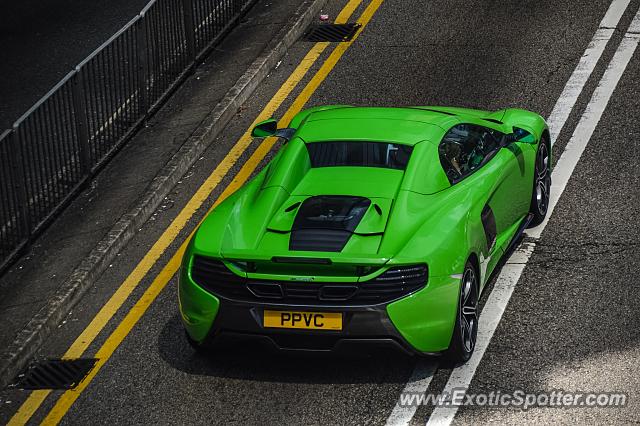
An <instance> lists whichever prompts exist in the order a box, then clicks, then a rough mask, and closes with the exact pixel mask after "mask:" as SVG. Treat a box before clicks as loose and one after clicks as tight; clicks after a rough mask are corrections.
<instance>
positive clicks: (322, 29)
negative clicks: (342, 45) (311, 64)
mask: <svg viewBox="0 0 640 426" xmlns="http://www.w3.org/2000/svg"><path fill="white" fill-rule="evenodd" d="M358 28H360V24H356V23H349V24H320V25H313V26H311V27H310V28H309V30H308V31H307V33H306V34H305V35H304V40H306V41H311V42H314V43H317V42H320V41H330V42H342V41H351V39H352V38H353V36H354V35H356V32H358Z"/></svg>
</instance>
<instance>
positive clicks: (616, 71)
mask: <svg viewBox="0 0 640 426" xmlns="http://www.w3.org/2000/svg"><path fill="white" fill-rule="evenodd" d="M639 41H640V10H638V12H637V13H636V15H635V17H634V18H633V21H632V22H631V25H630V26H629V29H628V30H627V32H626V34H625V35H624V37H623V39H622V41H621V42H620V46H618V49H617V50H616V53H615V54H614V56H613V58H612V59H611V62H610V63H609V65H608V66H607V69H606V71H605V72H604V75H603V76H602V79H601V80H600V82H599V84H598V87H596V90H595V91H594V92H593V95H592V96H591V100H590V101H589V104H588V105H587V107H586V109H585V111H584V114H583V115H582V117H581V119H580V121H579V122H578V125H577V126H576V128H575V130H574V132H573V135H572V136H571V139H570V140H569V143H568V144H567V147H566V148H565V150H564V152H563V154H562V156H561V157H560V160H559V161H558V163H557V164H556V167H555V168H554V170H553V173H552V181H553V182H555V184H554V189H555V193H554V194H555V196H554V197H553V198H552V199H551V200H550V204H549V212H548V213H547V217H549V216H550V215H551V213H552V212H553V208H554V207H555V205H556V203H557V202H558V200H559V198H560V196H561V195H562V192H563V191H564V189H565V188H566V185H567V182H568V181H569V178H570V177H571V174H572V173H573V170H574V169H575V167H576V165H577V164H578V161H579V160H580V157H581V156H582V153H583V152H584V150H585V148H586V146H587V144H588V143H589V140H590V139H591V137H592V136H593V132H594V131H595V129H596V126H597V125H598V123H599V122H600V118H601V117H602V114H603V113H604V111H605V109H606V107H607V105H608V103H609V100H610V99H611V96H612V95H613V92H614V91H615V89H616V86H617V85H618V82H619V81H620V78H621V77H622V75H623V73H624V71H625V69H626V68H627V65H628V64H629V61H630V60H631V57H632V56H633V54H634V52H635V50H636V48H637V46H638V42H639ZM546 224H547V221H546V220H545V221H544V222H543V223H542V224H540V225H539V226H538V230H537V235H539V234H540V232H541V231H542V229H544V227H545V226H546ZM530 235H531V234H530ZM534 249H535V242H529V243H525V244H523V246H522V247H521V248H520V249H518V251H516V253H514V255H513V256H512V258H511V259H509V261H508V263H507V264H506V265H505V266H504V268H503V269H502V271H501V272H500V275H499V276H498V278H497V280H496V284H495V287H494V290H493V291H492V292H491V294H490V295H489V298H488V299H487V303H486V304H485V306H484V308H483V309H482V313H481V315H480V320H479V322H478V323H479V324H481V327H480V329H479V330H478V341H477V343H476V350H475V353H474V355H473V357H472V358H471V360H470V361H469V362H467V363H466V364H464V365H462V366H460V367H458V368H455V369H454V370H453V371H452V373H451V376H450V377H449V380H448V381H447V384H446V385H445V389H444V392H451V391H452V390H454V389H468V387H469V384H470V383H471V379H472V378H473V376H474V374H475V371H476V369H477V368H478V365H479V364H480V361H481V360H482V356H483V355H484V352H485V351H486V349H487V346H488V345H489V342H490V340H491V337H492V336H493V333H494V331H495V329H496V328H497V327H498V324H499V323H500V319H501V318H502V314H503V313H504V311H505V309H506V307H507V303H509V299H510V298H511V295H512V294H513V290H514V288H515V286H516V283H517V282H518V280H519V279H520V276H521V275H522V271H523V270H524V268H525V266H526V264H527V262H528V261H529V258H530V257H531V254H532V253H533V250H534ZM457 411H458V406H449V407H445V406H440V407H436V409H435V410H434V411H433V413H432V414H431V417H430V418H429V421H428V422H427V425H428V426H433V425H450V424H451V422H452V421H453V418H454V417H455V415H456V412H457Z"/></svg>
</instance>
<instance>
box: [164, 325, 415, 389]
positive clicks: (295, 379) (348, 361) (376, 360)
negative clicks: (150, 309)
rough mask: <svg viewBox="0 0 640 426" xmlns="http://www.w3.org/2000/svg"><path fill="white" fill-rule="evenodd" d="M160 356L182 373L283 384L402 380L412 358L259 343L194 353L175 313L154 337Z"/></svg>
mask: <svg viewBox="0 0 640 426" xmlns="http://www.w3.org/2000/svg"><path fill="white" fill-rule="evenodd" d="M158 346H159V352H160V356H161V358H162V359H163V360H164V361H165V362H167V363H168V364H169V365H170V366H172V367H173V368H175V369H177V370H180V371H183V372H185V373H187V374H194V375H201V376H215V377H226V378H234V379H245V380H257V381H266V382H284V383H335V384H342V383H372V382H373V383H405V382H406V379H407V377H409V375H410V374H411V371H412V370H413V366H414V364H415V359H414V358H411V357H409V356H406V355H403V354H400V353H395V352H391V351H379V352H377V353H375V354H371V355H369V356H358V357H356V356H353V357H338V356H331V355H324V354H314V355H306V354H300V355H298V354H291V355H289V354H285V355H280V354H272V353H270V352H267V351H264V350H263V349H262V348H260V347H246V346H243V347H229V348H218V349H217V350H216V351H214V350H208V351H202V352H199V351H198V352H196V351H195V350H194V349H193V348H191V346H190V345H189V343H188V342H187V339H186V337H185V334H184V331H183V328H182V324H181V323H180V319H179V317H178V315H177V314H176V315H174V316H173V317H172V318H171V320H169V321H168V322H167V323H166V324H165V326H164V328H163V329H162V331H161V332H160V335H159V338H158Z"/></svg>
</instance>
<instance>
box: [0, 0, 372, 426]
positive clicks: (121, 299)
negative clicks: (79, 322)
mask: <svg viewBox="0 0 640 426" xmlns="http://www.w3.org/2000/svg"><path fill="white" fill-rule="evenodd" d="M383 1H384V0H371V2H370V4H369V5H368V6H367V8H366V9H365V10H364V12H363V13H362V15H361V16H360V18H359V19H358V22H359V23H360V24H361V25H362V27H361V28H360V30H359V32H358V33H357V34H356V35H355V37H353V39H352V41H351V42H348V43H340V44H338V46H337V47H336V48H335V49H334V50H333V51H332V52H331V54H330V55H329V56H328V58H327V59H326V60H325V61H324V62H323V63H322V65H321V67H320V68H319V70H318V71H317V72H316V74H315V75H314V76H313V77H312V78H311V79H310V80H309V82H308V83H307V85H306V86H305V87H304V89H303V90H302V92H301V93H300V94H299V95H298V97H297V98H296V99H295V100H294V101H293V103H292V104H291V106H290V107H289V109H288V110H287V111H286V112H285V114H284V115H283V116H282V118H281V120H280V125H281V126H286V125H287V124H288V123H289V122H290V121H291V119H292V118H293V117H294V116H295V115H296V114H297V113H298V112H300V111H301V110H302V108H303V107H304V105H305V104H306V103H307V102H308V100H309V98H310V97H311V95H312V94H313V93H314V92H315V91H316V90H317V88H318V87H319V86H320V84H321V83H322V82H323V81H324V80H325V78H326V77H327V75H328V74H329V72H331V70H332V69H333V68H334V66H335V65H336V63H337V62H338V60H339V59H340V58H341V57H342V55H343V54H344V53H345V51H346V50H347V49H348V48H349V46H351V45H352V44H353V42H354V41H355V40H356V39H357V37H358V36H359V35H360V33H361V32H362V29H363V28H364V27H365V26H366V25H367V24H368V23H369V21H370V20H371V18H372V17H373V15H374V14H375V12H376V11H377V10H378V8H379V7H380V5H381V4H382V2H383ZM361 3H362V0H350V1H349V2H348V3H347V4H346V5H345V7H344V8H343V9H342V11H341V12H340V14H339V15H338V16H337V18H336V21H335V22H336V23H345V22H347V20H348V19H349V18H350V17H351V15H352V14H353V13H354V11H355V10H356V9H357V8H358V6H360V4H361ZM328 45H329V43H316V44H315V45H314V46H313V47H312V48H311V49H310V50H309V52H308V53H307V54H306V55H305V57H304V58H303V59H302V61H301V62H300V64H299V65H298V66H297V67H296V69H295V70H294V71H293V73H292V74H291V75H290V76H289V78H288V79H287V81H285V83H284V84H283V85H282V86H281V87H280V89H279V90H278V91H277V93H276V94H275V96H274V97H273V98H272V99H271V101H269V103H268V104H267V105H266V106H265V108H264V109H263V110H262V111H261V112H260V114H259V115H258V117H256V119H255V120H254V122H253V123H252V125H251V126H250V128H249V129H247V131H246V132H245V133H244V134H243V135H242V136H241V137H240V139H239V140H238V141H237V142H236V144H235V145H234V146H233V147H232V148H231V150H230V151H229V152H228V153H227V155H226V156H225V157H224V159H223V160H222V161H221V162H220V164H219V165H218V166H217V167H216V168H215V170H214V171H213V172H212V173H211V175H210V176H209V177H208V178H207V180H206V181H205V182H204V183H203V184H202V185H201V186H200V188H198V190H197V191H196V193H195V194H194V195H193V197H192V198H191V199H190V200H189V202H188V203H187V204H186V206H185V207H184V208H183V209H182V210H181V211H180V213H179V214H178V215H177V216H176V218H175V219H174V220H173V221H172V222H171V224H170V225H169V227H168V228H167V229H166V230H165V231H164V233H163V234H162V235H161V236H160V238H159V239H158V240H157V241H156V242H155V243H154V245H153V246H152V247H151V249H150V250H149V252H148V253H147V254H146V255H145V256H144V258H143V259H142V260H141V261H140V263H138V265H137V266H136V267H135V269H134V270H133V271H132V272H131V274H129V276H128V277H127V278H126V279H125V281H124V282H123V283H122V284H121V285H120V287H119V288H118V290H116V292H115V293H114V294H113V296H111V298H110V299H109V301H107V303H106V304H105V305H104V306H103V307H102V308H101V309H100V311H99V312H98V314H97V315H96V316H95V317H94V318H93V320H92V321H91V323H90V324H89V325H88V326H87V327H86V328H85V329H84V331H83V332H82V333H81V334H80V336H78V338H77V339H76V340H75V341H74V342H73V344H72V345H71V346H70V347H69V349H68V350H67V351H66V353H65V354H64V356H63V357H64V358H78V357H81V356H82V355H83V354H84V353H85V351H86V350H87V349H88V347H89V345H90V344H91V343H92V342H93V341H94V340H95V338H96V337H97V336H98V334H99V333H100V332H101V331H102V330H103V329H104V327H105V326H106V325H107V323H108V322H109V321H110V320H111V319H112V318H113V316H114V315H115V314H116V312H117V311H118V309H120V308H121V307H122V305H123V304H124V303H125V301H126V300H127V299H128V298H129V296H130V295H131V293H132V292H133V291H134V289H135V288H136V287H137V286H138V285H139V284H140V282H141V281H142V279H143V278H144V277H145V276H146V275H147V273H148V272H149V270H150V269H151V268H152V267H153V265H154V264H155V263H156V262H157V261H158V259H159V258H160V256H161V255H162V254H163V253H164V252H165V251H166V250H167V248H168V247H169V246H170V244H171V243H172V242H173V241H174V240H175V239H176V238H177V236H178V235H179V233H180V232H181V231H182V229H183V228H184V227H185V226H186V225H187V223H188V221H189V220H190V219H191V217H192V216H193V215H194V213H196V211H197V210H198V209H199V208H200V207H201V206H202V204H203V203H204V202H205V201H206V200H207V199H208V198H209V197H210V195H211V193H212V192H213V190H215V189H216V188H217V187H218V185H219V184H220V182H221V181H222V179H223V178H224V176H225V175H226V174H227V173H228V172H229V170H230V169H231V167H232V166H233V165H234V164H235V163H236V161H237V160H238V159H239V158H240V156H241V155H242V154H243V153H244V151H245V150H246V149H247V148H248V147H249V145H250V144H251V142H252V138H251V129H252V128H253V127H254V125H255V124H256V123H258V122H259V121H262V120H265V119H267V118H270V117H271V116H272V115H273V114H274V113H275V112H276V110H277V109H278V108H279V107H280V106H281V105H282V103H283V102H284V101H285V100H286V99H287V98H288V96H289V95H290V94H291V92H292V91H293V89H294V88H295V87H296V86H297V85H298V83H299V82H300V81H301V80H302V79H303V78H304V76H305V75H306V74H307V72H308V71H309V70H310V69H311V67H312V66H313V65H314V64H315V62H316V61H317V60H318V58H319V57H320V55H321V54H322V53H323V52H324V51H325V49H326V48H327V47H328ZM275 141H276V139H275V138H269V139H265V140H263V141H262V143H261V144H260V145H259V146H258V147H257V148H256V150H255V151H254V152H253V154H252V155H251V157H250V158H249V159H248V160H247V162H246V163H245V164H244V165H243V166H242V168H241V169H240V171H239V172H238V174H237V175H236V176H235V178H234V179H233V181H232V182H231V183H230V184H229V185H228V186H227V187H226V188H225V190H224V191H223V192H222V194H221V195H220V197H219V198H218V199H217V200H216V202H215V203H214V205H213V207H215V206H217V205H218V204H219V203H220V202H221V201H222V200H224V199H225V198H226V197H228V196H229V195H230V194H232V193H233V192H235V191H236V190H237V189H238V188H240V187H241V186H242V185H243V184H244V183H245V182H246V180H247V179H248V178H249V177H250V176H251V174H252V173H253V171H254V170H255V169H256V167H257V166H258V165H259V164H260V162H261V161H262V160H263V159H264V157H265V156H266V155H267V154H268V153H269V151H270V150H271V149H272V147H273V145H274V143H275ZM213 207H212V208H213ZM191 235H193V232H192V233H191ZM191 235H190V236H189V238H187V240H186V241H185V242H183V243H182V244H181V245H180V248H179V249H178V250H177V252H176V253H175V254H174V255H173V256H172V257H171V259H170V260H169V262H168V263H167V264H166V265H165V266H164V268H163V269H162V270H161V271H160V273H159V274H158V275H157V276H156V277H155V279H154V280H153V282H152V283H151V285H150V286H149V288H148V289H147V290H146V291H145V292H144V294H143V295H142V297H141V298H140V299H139V300H138V301H137V302H136V304H135V305H134V306H133V308H131V310H130V311H129V312H128V313H127V314H126V316H125V318H124V319H123V320H122V322H121V323H120V324H118V326H117V327H116V329H115V330H114V331H113V333H111V335H110V336H109V337H108V338H107V340H106V341H105V342H104V344H103V345H102V346H101V347H100V349H99V350H98V352H97V353H96V354H95V358H97V359H98V361H97V363H96V365H95V367H94V368H93V369H92V370H91V372H90V373H89V374H88V375H87V376H86V377H85V378H84V379H83V380H82V382H80V384H78V386H77V387H76V388H75V389H73V390H69V391H66V392H65V393H64V394H62V395H61V396H60V398H59V399H58V400H57V402H56V404H55V405H54V407H53V408H52V410H51V411H50V412H49V413H48V415H47V416H46V418H45V419H44V421H43V424H58V423H59V422H60V420H61V419H62V417H64V415H65V414H66V413H67V411H68V410H69V408H70V407H71V405H72V404H73V403H74V402H75V400H76V399H77V398H78V397H79V396H80V394H81V393H82V391H83V390H84V389H86V387H87V386H88V385H89V384H90V383H91V381H92V380H93V378H94V377H95V376H96V374H98V372H99V371H100V369H101V368H102V366H103V365H104V364H105V363H106V362H107V361H108V360H109V358H110V357H111V355H113V353H114V351H115V350H116V349H117V348H118V346H119V345H120V344H121V343H122V341H123V340H124V339H125V337H126V336H127V335H128V334H129V332H131V330H132V329H133V327H134V326H135V325H136V323H137V322H138V321H139V320H140V318H141V317H142V315H143V314H144V313H145V312H146V310H147V309H148V307H149V306H150V305H151V303H153V301H154V300H155V299H156V297H157V296H158V295H159V294H160V292H161V291H162V290H163V289H164V288H165V287H166V285H167V284H168V283H169V281H170V280H171V278H172V277H173V276H174V275H175V273H176V272H177V270H178V267H179V266H180V260H181V258H182V255H183V253H184V250H185V248H186V244H187V241H188V240H189V239H190V237H191ZM50 392H51V391H49V390H39V391H33V392H32V393H31V394H30V395H29V397H28V398H27V400H26V401H25V402H24V403H23V404H22V406H21V407H20V408H19V410H18V411H17V412H16V414H15V415H14V416H13V417H12V418H11V420H10V421H9V423H8V424H9V425H18V424H25V423H26V422H27V421H28V420H29V419H30V418H31V417H32V416H33V414H34V413H35V412H36V410H37V409H38V408H39V407H40V405H41V404H42V403H43V402H44V400H45V398H46V397H47V396H48V395H49V394H50Z"/></svg>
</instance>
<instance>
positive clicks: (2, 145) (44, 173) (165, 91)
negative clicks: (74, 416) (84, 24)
mask: <svg viewBox="0 0 640 426" xmlns="http://www.w3.org/2000/svg"><path fill="white" fill-rule="evenodd" d="M254 1H255V0H152V1H151V2H150V3H149V4H147V6H146V7H145V8H144V9H143V10H142V12H140V14H138V15H137V16H136V17H134V18H133V19H132V20H131V21H129V23H127V24H126V25H125V26H124V27H123V28H122V29H120V30H119V31H118V32H117V33H116V34H114V35H113V36H112V37H111V38H110V39H109V40H107V41H106V42H105V43H104V44H103V45H102V46H100V47H99V48H98V49H96V50H95V51H94V52H93V53H91V54H90V55H89V56H88V57H87V58H86V59H85V60H84V61H82V62H81V63H80V64H79V65H78V66H77V67H76V68H75V69H74V70H73V71H71V72H70V73H69V74H67V76H66V77H64V78H63V79H62V81H60V82H59V83H58V84H57V85H56V86H55V87H54V88H53V89H51V90H50V91H49V93H47V94H46V95H45V96H44V97H43V98H42V99H40V100H39V101H38V102H37V103H36V104H35V105H34V106H33V107H31V109H29V111H27V112H26V113H25V114H24V115H23V116H22V117H20V118H19V119H18V120H17V121H16V122H15V123H14V124H13V127H12V128H11V129H9V130H7V131H5V132H3V133H1V134H0V272H2V270H4V268H5V267H6V266H7V265H8V264H9V263H10V262H11V260H12V259H13V258H15V256H17V254H18V253H19V251H20V250H21V249H22V248H23V247H24V246H25V245H26V244H27V243H28V242H29V241H30V240H31V239H32V238H33V236H34V235H36V234H37V233H38V232H40V231H41V230H42V229H43V228H44V227H45V226H46V224H47V223H49V222H50V220H51V219H52V218H53V217H54V216H55V215H56V214H57V213H58V212H60V210H61V209H62V208H64V206H65V205H66V204H67V203H68V202H69V201H70V200H71V199H72V198H73V197H74V196H75V195H76V194H77V192H78V191H79V190H80V189H81V188H82V186H83V184H84V183H86V181H87V180H88V179H89V178H91V177H92V176H93V175H94V174H95V173H96V171H97V170H98V169H99V168H100V167H102V166H103V165H104V164H105V163H106V161H107V160H108V159H109V158H110V157H111V156H112V155H113V154H114V153H115V151H116V150H117V149H118V148H119V147H121V146H122V145H123V143H124V142H126V141H127V139H128V138H129V137H130V136H131V135H132V134H133V133H134V132H135V131H136V130H137V129H138V127H139V126H140V124H141V123H142V122H143V121H144V120H145V119H146V118H148V117H149V115H151V114H152V113H153V112H154V111H155V110H156V109H157V108H158V106H159V105H160V104H161V103H162V102H163V101H164V100H165V99H166V97H167V96H168V95H169V94H170V93H171V92H172V90H173V89H174V88H175V87H176V86H177V85H178V84H179V83H180V82H181V81H182V80H183V79H184V78H185V77H186V75H187V73H188V71H189V70H190V69H191V68H192V67H193V65H194V64H195V63H196V62H197V61H198V60H199V59H200V58H201V57H202V56H203V55H204V54H206V53H207V51H208V50H209V49H210V48H211V47H212V46H213V45H214V44H215V43H216V42H217V41H218V40H220V38H221V37H222V36H223V35H224V34H225V33H226V32H227V31H228V30H229V29H231V28H232V27H233V26H234V25H235V23H236V22H237V20H238V19H239V18H240V17H241V16H242V15H243V14H244V12H245V11H247V10H248V9H249V7H250V6H251V5H252V3H253V2H254Z"/></svg>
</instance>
